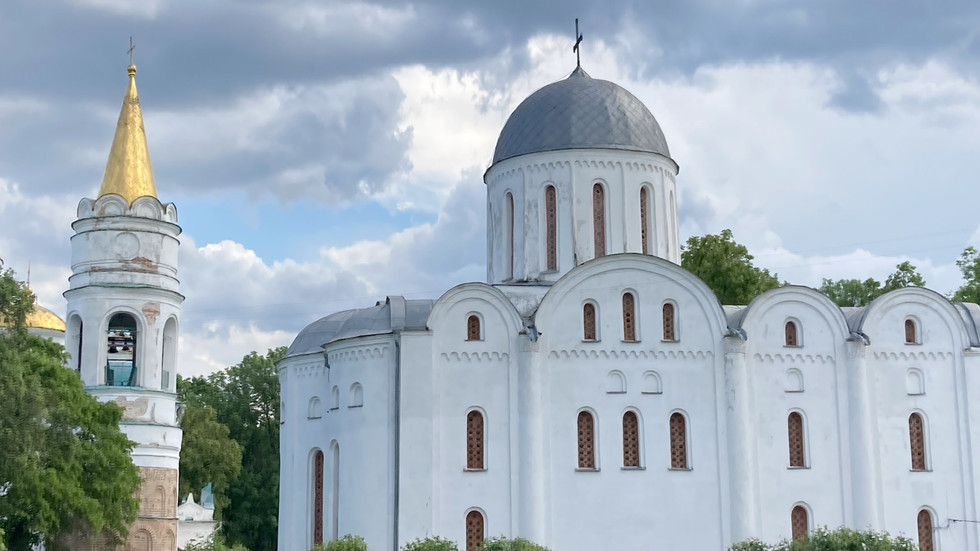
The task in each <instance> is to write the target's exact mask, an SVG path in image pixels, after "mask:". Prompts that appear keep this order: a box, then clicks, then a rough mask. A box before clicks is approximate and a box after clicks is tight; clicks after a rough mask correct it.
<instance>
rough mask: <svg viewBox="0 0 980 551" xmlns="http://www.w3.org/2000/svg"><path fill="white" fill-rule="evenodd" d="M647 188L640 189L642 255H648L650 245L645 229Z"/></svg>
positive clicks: (646, 224)
mask: <svg viewBox="0 0 980 551" xmlns="http://www.w3.org/2000/svg"><path fill="white" fill-rule="evenodd" d="M647 195H648V193H647V188H646V187H641V188H640V238H641V239H642V240H643V254H650V244H649V243H648V242H647V236H648V235H649V233H650V231H649V230H648V229H647V228H648V225H649V223H650V222H649V221H648V220H647V200H648V198H647Z"/></svg>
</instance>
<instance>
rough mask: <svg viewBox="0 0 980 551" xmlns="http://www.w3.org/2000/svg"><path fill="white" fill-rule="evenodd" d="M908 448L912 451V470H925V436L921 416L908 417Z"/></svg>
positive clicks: (915, 414) (914, 414) (916, 414)
mask: <svg viewBox="0 0 980 551" xmlns="http://www.w3.org/2000/svg"><path fill="white" fill-rule="evenodd" d="M909 447H910V448H911V449H912V470H913V471H924V470H926V434H925V425H924V423H923V421H922V415H920V414H918V413H913V414H912V415H909Z"/></svg>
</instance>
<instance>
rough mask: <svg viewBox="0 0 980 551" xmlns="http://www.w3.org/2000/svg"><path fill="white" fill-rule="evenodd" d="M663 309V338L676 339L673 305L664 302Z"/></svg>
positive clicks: (667, 339) (666, 339)
mask: <svg viewBox="0 0 980 551" xmlns="http://www.w3.org/2000/svg"><path fill="white" fill-rule="evenodd" d="M663 310H664V340H665V341H675V340H677V331H676V320H675V317H674V305H673V304H671V303H669V302H665V303H664V308H663Z"/></svg>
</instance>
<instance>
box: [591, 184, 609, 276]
mask: <svg viewBox="0 0 980 551" xmlns="http://www.w3.org/2000/svg"><path fill="white" fill-rule="evenodd" d="M592 233H593V237H594V239H595V257H596V258H599V257H600V256H605V255H606V197H605V191H604V190H603V189H602V184H595V185H594V186H592Z"/></svg>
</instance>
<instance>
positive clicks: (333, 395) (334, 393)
mask: <svg viewBox="0 0 980 551" xmlns="http://www.w3.org/2000/svg"><path fill="white" fill-rule="evenodd" d="M330 409H340V388H338V387H337V385H334V387H333V390H331V391H330Z"/></svg>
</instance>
